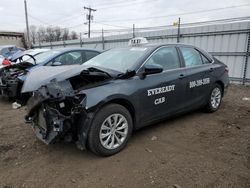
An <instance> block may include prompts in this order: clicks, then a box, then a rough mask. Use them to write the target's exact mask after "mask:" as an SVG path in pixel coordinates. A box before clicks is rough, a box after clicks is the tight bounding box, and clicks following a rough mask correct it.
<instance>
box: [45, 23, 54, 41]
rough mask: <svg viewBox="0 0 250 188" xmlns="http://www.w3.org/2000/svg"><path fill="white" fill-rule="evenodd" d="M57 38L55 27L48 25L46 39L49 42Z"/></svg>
mask: <svg viewBox="0 0 250 188" xmlns="http://www.w3.org/2000/svg"><path fill="white" fill-rule="evenodd" d="M54 40H55V32H54V28H53V27H51V26H48V27H47V28H46V41H47V42H53V41H54Z"/></svg>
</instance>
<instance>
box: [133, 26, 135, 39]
mask: <svg viewBox="0 0 250 188" xmlns="http://www.w3.org/2000/svg"><path fill="white" fill-rule="evenodd" d="M133 38H135V24H133Z"/></svg>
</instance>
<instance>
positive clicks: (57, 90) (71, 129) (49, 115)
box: [25, 81, 86, 144]
mask: <svg viewBox="0 0 250 188" xmlns="http://www.w3.org/2000/svg"><path fill="white" fill-rule="evenodd" d="M85 97H86V96H85V95H84V94H82V95H75V92H74V90H73V88H72V87H71V84H70V82H69V81H63V82H53V83H50V84H48V85H47V86H43V87H41V88H40V89H39V90H38V91H35V92H34V93H33V96H32V97H31V98H30V100H29V101H28V104H27V110H28V114H27V116H26V117H25V119H26V122H28V123H32V126H33V128H34V130H35V133H36V135H37V137H38V138H39V139H40V140H42V141H43V142H44V143H46V144H51V143H54V142H55V141H56V140H59V139H64V140H66V141H71V140H75V139H77V127H76V126H75V125H74V124H75V122H76V121H77V118H78V117H79V116H78V115H80V114H81V115H84V114H85V113H86V112H85V110H84V104H85Z"/></svg>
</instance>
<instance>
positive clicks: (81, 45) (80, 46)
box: [80, 33, 82, 47]
mask: <svg viewBox="0 0 250 188" xmlns="http://www.w3.org/2000/svg"><path fill="white" fill-rule="evenodd" d="M80 47H82V33H80Z"/></svg>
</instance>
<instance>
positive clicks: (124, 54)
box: [83, 47, 148, 73]
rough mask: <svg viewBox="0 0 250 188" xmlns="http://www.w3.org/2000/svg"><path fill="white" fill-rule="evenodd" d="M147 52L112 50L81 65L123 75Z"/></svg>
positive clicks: (135, 48) (143, 50)
mask: <svg viewBox="0 0 250 188" xmlns="http://www.w3.org/2000/svg"><path fill="white" fill-rule="evenodd" d="M147 51H148V48H142V47H133V48H119V49H112V50H109V51H106V52H104V53H102V54H100V55H98V56H96V57H94V58H92V59H90V60H89V61H87V62H85V63H84V64H83V65H90V66H97V67H101V68H105V69H112V70H115V71H119V72H122V73H125V72H126V71H127V70H132V69H133V68H134V66H136V62H137V60H138V59H139V58H141V57H142V56H143V55H145V54H146V52H147Z"/></svg>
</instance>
